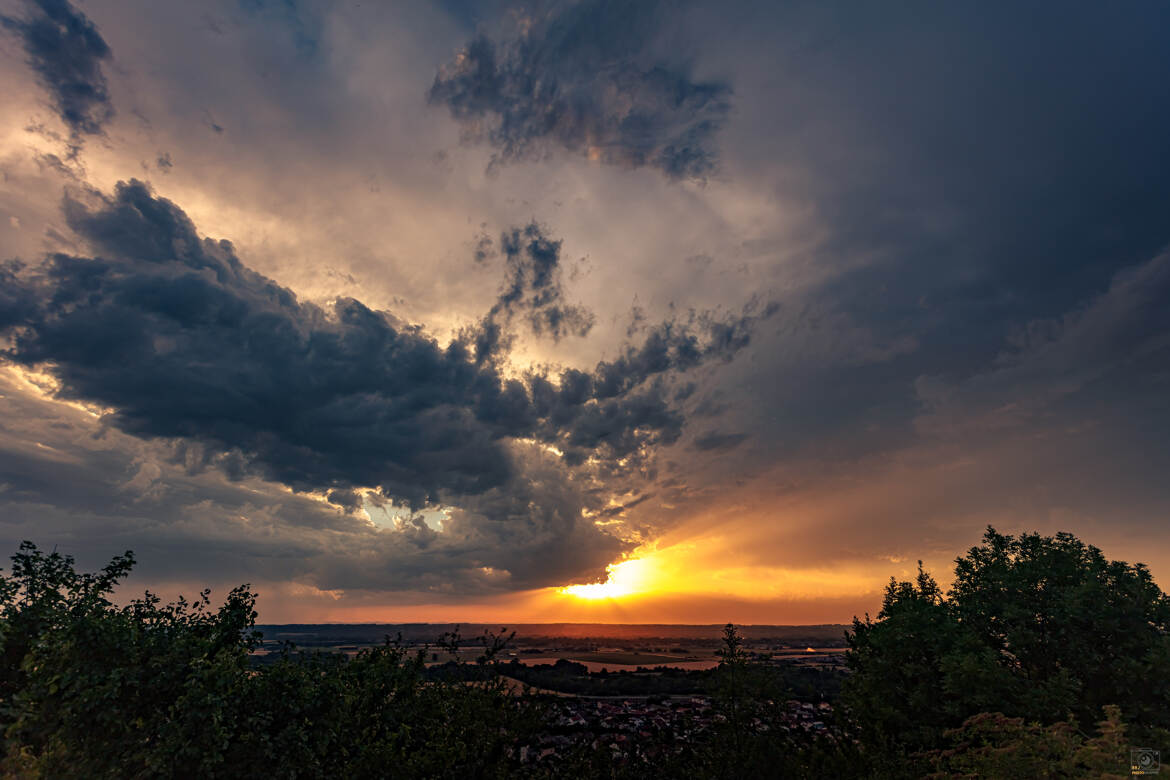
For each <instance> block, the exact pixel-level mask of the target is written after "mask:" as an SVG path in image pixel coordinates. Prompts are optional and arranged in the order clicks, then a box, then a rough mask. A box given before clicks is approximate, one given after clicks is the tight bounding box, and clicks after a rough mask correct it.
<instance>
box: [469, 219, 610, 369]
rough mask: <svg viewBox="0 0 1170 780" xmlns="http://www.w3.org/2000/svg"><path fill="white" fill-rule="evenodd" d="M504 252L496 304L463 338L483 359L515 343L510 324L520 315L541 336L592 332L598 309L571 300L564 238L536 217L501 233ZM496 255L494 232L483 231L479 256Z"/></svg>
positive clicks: (477, 247)
mask: <svg viewBox="0 0 1170 780" xmlns="http://www.w3.org/2000/svg"><path fill="white" fill-rule="evenodd" d="M500 252H501V253H502V254H503V256H504V261H505V264H506V278H505V281H504V285H503V287H502V289H501V290H500V295H499V297H498V298H497V300H496V302H495V304H493V305H492V308H491V310H490V311H489V312H488V313H487V315H486V316H485V317H484V318H483V320H482V321H481V322H480V323H479V325H478V326H477V327H475V328H472V329H470V330H469V331H468V332H466V333H464V334H463V338H462V340H463V341H464V342H466V343H468V344H470V345H471V346H472V347H473V348H474V352H475V358H476V361H477V362H483V361H485V360H491V359H493V358H494V357H496V356H498V355H499V354H501V353H504V352H506V351H507V350H508V348H509V346H510V345H511V341H512V339H511V335H510V333H509V327H510V326H511V323H512V319H513V317H515V316H518V315H519V316H523V318H524V319H525V320H526V321H527V322H528V325H529V326H530V327H531V329H532V332H533V333H535V334H536V335H537V336H542V335H547V336H550V337H551V338H552V339H553V340H554V341H560V339H561V338H563V337H564V336H569V335H573V336H578V337H583V336H586V335H587V334H588V333H589V331H590V330H591V329H592V327H593V322H594V319H595V318H594V316H593V312H591V311H589V310H588V309H586V308H584V307H583V306H579V305H575V304H570V303H566V302H565V301H564V290H563V288H562V286H561V242H560V241H556V240H553V239H551V238H548V237H547V236H546V235H545V233H544V229H543V228H541V226H540V225H538V224H536V223H535V222H532V223H529V224H528V225H526V226H524V227H522V228H511V229H510V230H506V231H504V232H503V233H502V234H501V235H500ZM495 256H496V251H495V249H494V247H493V245H492V242H491V238H490V237H488V236H486V235H483V236H480V237H479V238H478V239H477V241H476V245H475V261H476V262H477V263H484V262H487V261H488V260H489V259H490V258H492V257H495Z"/></svg>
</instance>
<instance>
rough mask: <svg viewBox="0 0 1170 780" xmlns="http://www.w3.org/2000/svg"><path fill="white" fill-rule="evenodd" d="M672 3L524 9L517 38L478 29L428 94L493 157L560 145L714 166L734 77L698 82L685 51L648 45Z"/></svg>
mask: <svg viewBox="0 0 1170 780" xmlns="http://www.w3.org/2000/svg"><path fill="white" fill-rule="evenodd" d="M674 6H675V4H673V3H659V2H654V3H616V2H611V1H610V0H582V1H580V2H567V3H560V4H556V5H555V6H554V7H553V8H552V9H551V10H549V11H547V12H545V13H538V14H536V15H535V16H533V17H531V18H525V19H524V21H523V25H522V29H521V31H520V32H519V34H518V35H517V36H516V37H515V38H514V39H511V40H508V41H505V42H502V43H496V42H493V41H492V40H490V39H489V38H488V37H486V36H485V35H483V34H479V35H477V36H476V37H475V38H473V39H472V40H471V41H470V42H469V43H468V45H467V47H466V48H465V49H464V50H463V51H461V52H460V53H459V54H458V55H457V57H456V58H455V60H454V61H453V62H452V63H450V64H448V65H446V66H445V67H444V68H442V69H441V70H440V72H439V74H438V75H437V76H436V77H435V82H434V84H433V85H432V86H431V90H430V100H431V102H433V103H439V104H442V105H445V106H447V107H448V108H449V109H450V111H451V114H452V116H453V117H455V118H456V119H457V120H459V121H460V122H461V123H463V125H464V127H465V129H466V130H467V132H468V133H469V134H470V135H472V136H482V137H485V138H486V139H487V140H488V141H489V142H490V143H491V144H492V145H493V146H494V147H495V148H496V150H497V155H498V156H497V157H496V158H495V159H496V160H497V161H502V162H508V161H512V160H517V159H522V158H526V157H531V156H534V155H539V154H540V153H541V152H543V151H544V150H546V149H547V147H548V146H549V145H557V146H560V147H562V148H564V149H566V150H568V151H570V152H573V153H575V154H579V155H582V156H585V157H588V158H591V159H596V160H600V161H601V162H605V163H609V164H612V165H620V166H625V167H630V168H636V167H641V166H649V167H651V168H655V169H657V170H659V171H661V172H662V173H664V174H665V175H666V176H668V177H670V178H672V179H700V180H701V179H704V178H706V177H707V176H708V175H710V174H711V173H712V172H714V171H715V169H716V151H715V135H716V133H717V132H718V130H719V128H720V127H721V126H722V125H723V124H724V122H725V121H726V118H727V114H728V112H729V110H730V98H731V88H730V87H729V86H728V85H727V84H725V83H722V82H716V81H708V82H701V81H695V80H694V79H693V77H692V75H691V68H690V67H689V66H688V64H687V63H686V62H684V61H680V59H679V58H678V57H677V55H675V56H674V57H670V56H667V55H665V54H663V55H661V56H655V55H654V54H652V53H651V52H652V48H653V47H652V46H651V43H652V40H653V38H654V37H655V35H656V33H657V32H658V31H659V27H660V26H661V25H662V24H663V22H664V20H666V18H667V17H668V15H669V14H671V13H672V11H673V10H675V8H674Z"/></svg>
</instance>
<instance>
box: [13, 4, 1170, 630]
mask: <svg viewBox="0 0 1170 780" xmlns="http://www.w3.org/2000/svg"><path fill="white" fill-rule="evenodd" d="M1168 8H1170V7H1168V6H1166V5H1165V4H1163V3H1156V2H1144V3H1142V2H1134V3H1128V2H1119V3H1109V4H1100V3H1087V2H1086V3H1079V2H1072V3H1061V4H1059V5H1055V4H1052V3H1036V4H1031V3H1027V2H1025V3H1003V4H987V3H969V4H946V3H943V4H940V3H926V2H923V3H909V4H895V5H890V4H881V5H873V4H864V3H852V4H851V3H823V2H793V3H774V2H758V3H753V2H748V1H746V0H744V1H743V2H740V1H738V0H735V1H733V2H731V3H730V4H728V3H710V4H702V3H698V2H683V1H681V0H680V1H678V2H672V1H670V0H661V1H660V2H645V3H636V4H635V3H622V2H610V1H607V0H582V1H580V2H540V1H539V0H531V1H530V2H523V0H521V1H520V2H515V3H511V2H505V1H503V0H501V1H499V2H482V3H480V2H473V1H472V0H446V2H441V3H435V2H424V1H423V0H418V2H399V3H377V2H364V3H363V2H327V1H326V0H322V1H321V2H312V0H222V2H200V3H155V2H146V1H145V0H143V1H142V2H135V1H127V0H117V1H114V0H85V1H84V2H83V1H82V0H28V1H27V2H25V1H22V0H3V2H0V79H2V80H3V84H4V85H5V86H4V90H3V98H2V100H0V262H2V263H3V265H2V266H0V349H2V350H3V351H2V353H0V546H2V547H3V548H4V549H6V550H14V549H15V547H16V545H18V544H19V542H20V540H22V539H30V540H33V541H35V542H37V543H38V544H39V545H41V546H42V547H46V548H51V547H53V546H56V548H57V549H58V550H61V551H63V552H68V553H70V554H73V555H75V556H76V557H77V558H78V560H79V561H80V562H81V563H82V564H84V565H87V566H96V565H99V564H100V563H102V562H103V560H104V559H106V558H108V557H109V556H110V555H112V554H114V553H116V552H120V551H122V550H125V549H128V548H129V549H133V550H134V551H135V552H136V554H137V556H138V558H139V560H140V565H139V567H138V569H137V570H136V573H135V574H134V575H133V577H132V580H131V585H132V586H133V587H134V588H140V587H146V586H149V587H152V588H155V589H158V590H161V591H162V592H164V593H168V594H171V593H178V592H180V591H186V590H190V589H192V588H197V587H201V586H203V585H205V584H206V585H211V586H213V587H215V588H223V587H227V586H230V585H234V584H237V583H239V582H244V581H248V582H251V583H252V584H253V585H254V586H255V587H256V588H257V589H258V590H259V592H260V593H261V602H260V604H261V619H262V620H267V621H270V622H271V621H325V620H385V621H396V620H397V621H401V620H435V621H439V620H497V619H498V620H508V621H515V620H521V619H522V620H531V621H537V620H619V621H629V622H721V621H724V620H735V621H740V622H756V623H807V622H829V621H833V622H836V621H845V620H848V619H849V618H850V617H852V615H854V614H856V613H860V612H863V611H865V610H873V609H874V608H875V606H876V605H877V603H878V600H879V594H880V591H881V589H882V587H883V586H884V584H885V582H886V580H887V579H888V578H889V576H891V575H895V576H904V575H906V574H908V573H909V572H911V571H912V569H913V567H914V562H915V560H916V559H919V558H921V559H923V560H925V561H926V563H927V565H928V566H929V567H931V568H933V569H935V570H936V571H937V572H939V573H940V574H941V575H942V578H943V579H944V580H945V579H946V573H947V571H948V564H949V561H951V560H952V559H953V558H954V557H955V556H956V555H957V554H960V553H962V552H963V551H964V550H965V549H966V548H967V547H969V546H971V545H972V544H974V543H976V542H977V541H978V538H979V536H980V535H981V533H982V530H983V529H984V528H985V527H986V526H987V525H988V524H994V525H995V526H996V527H997V528H999V529H1000V530H1003V531H1011V532H1016V531H1021V530H1038V531H1041V532H1044V533H1053V532H1056V531H1058V530H1067V531H1071V532H1073V533H1076V534H1078V535H1080V536H1081V537H1082V538H1084V539H1086V540H1087V541H1089V542H1092V543H1095V544H1097V545H1098V546H1100V547H1102V548H1103V549H1104V550H1105V552H1106V553H1107V554H1109V555H1110V556H1112V557H1115V558H1122V559H1125V560H1129V561H1135V560H1140V561H1144V562H1146V563H1148V564H1149V565H1150V567H1151V569H1152V570H1153V572H1154V575H1155V577H1156V578H1158V579H1161V580H1164V579H1165V578H1167V577H1170V535H1168V528H1167V526H1168V524H1167V522H1166V521H1167V520H1168V519H1170V479H1167V475H1168V474H1170V446H1167V437H1168V436H1170V400H1168V399H1170V144H1168V143H1167V139H1168V138H1170V78H1167V77H1166V74H1167V73H1170V33H1168V31H1170V10H1168ZM607 581H608V582H609V585H607V586H605V587H602V588H594V589H588V588H586V589H570V590H569V591H565V590H564V589H565V588H566V587H567V586H572V585H588V584H590V583H603V582H607ZM574 594H576V595H574ZM586 595H602V596H607V597H606V598H594V599H589V598H584V597H583V596H586Z"/></svg>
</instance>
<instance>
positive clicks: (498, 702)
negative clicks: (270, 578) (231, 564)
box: [0, 529, 1170, 779]
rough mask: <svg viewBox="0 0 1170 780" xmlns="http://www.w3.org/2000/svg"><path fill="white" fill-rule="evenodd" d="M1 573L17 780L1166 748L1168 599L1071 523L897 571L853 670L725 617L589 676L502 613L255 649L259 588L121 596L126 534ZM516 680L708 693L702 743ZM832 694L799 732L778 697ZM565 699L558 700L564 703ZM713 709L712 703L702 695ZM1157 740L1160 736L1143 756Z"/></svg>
mask: <svg viewBox="0 0 1170 780" xmlns="http://www.w3.org/2000/svg"><path fill="white" fill-rule="evenodd" d="M12 560H13V566H12V572H11V575H9V576H3V575H0V727H2V734H3V739H4V743H5V751H4V758H3V761H2V762H0V771H2V772H3V774H4V776H6V777H14V778H15V777H20V778H26V777H27V778H38V777H39V778H58V777H66V778H68V777H84V778H127V777H133V778H156V777H157V778H172V777H177V778H187V777H199V778H216V777H224V778H227V777H257V776H264V777H277V778H325V777H329V778H333V777H347V778H366V777H369V778H375V777H404V778H414V777H419V778H432V777H439V778H443V777H451V778H455V777H458V778H495V777H498V778H504V777H507V778H517V777H519V778H523V777H574V778H576V777H580V778H593V777H597V778H614V777H631V778H640V779H641V778H654V777H664V778H665V777H670V778H674V777H700V778H703V777H717V778H760V777H820V776H829V777H879V778H881V777H889V778H902V777H926V776H930V777H973V778H982V777H990V778H999V777H1003V778H1009V777H1071V778H1090V777H1091V778H1103V777H1116V778H1121V777H1127V776H1129V768H1130V766H1129V760H1130V757H1131V750H1132V749H1136V748H1139V747H1144V748H1163V749H1166V748H1170V707H1167V706H1166V703H1167V702H1168V701H1170V600H1168V599H1167V597H1166V596H1165V595H1164V594H1163V593H1162V592H1161V590H1160V589H1159V588H1158V587H1157V585H1156V584H1155V583H1154V581H1153V578H1152V576H1151V575H1150V572H1149V571H1148V570H1147V569H1146V568H1145V567H1144V566H1141V565H1140V564H1139V565H1129V564H1126V563H1123V562H1119V561H1109V560H1107V559H1106V558H1105V557H1104V555H1102V553H1101V551H1100V550H1098V549H1096V548H1094V547H1091V546H1088V545H1086V544H1084V543H1082V542H1081V541H1080V540H1078V539H1076V538H1075V537H1073V536H1072V535H1070V534H1058V535H1056V536H1055V537H1047V536H1040V535H1038V534H1023V535H1020V536H1015V537H1013V536H1007V535H1002V534H999V533H997V532H996V531H994V530H993V529H988V532H987V534H986V535H985V536H984V538H983V540H982V543H981V544H980V545H978V546H976V547H973V548H972V549H971V550H970V551H968V553H967V554H966V555H964V556H963V557H961V558H959V559H957V560H956V565H955V578H954V584H953V586H952V587H951V589H950V590H949V591H947V592H946V593H944V592H942V591H941V589H940V588H939V586H938V585H937V583H936V582H935V581H934V579H933V578H932V577H931V576H930V575H929V574H928V573H926V572H924V571H921V569H920V571H919V574H918V576H917V578H916V579H915V580H914V581H913V582H898V581H896V580H893V579H891V581H890V584H889V586H888V587H887V589H886V593H885V597H884V600H883V604H882V609H881V611H880V612H879V613H878V615H877V616H876V618H875V619H870V618H869V617H866V618H865V619H864V620H855V621H854V624H853V626H852V628H851V629H850V632H849V639H848V641H849V649H848V652H847V653H846V664H847V667H848V669H849V673H848V674H847V675H842V674H841V673H840V672H834V671H832V670H813V669H810V668H807V667H799V666H795V665H784V664H780V665H776V664H772V663H764V662H759V661H756V660H754V659H753V658H752V657H751V655H750V654H749V653H747V652H746V650H745V648H744V641H743V633H742V632H741V631H740V630H738V629H737V628H736V627H734V626H731V625H728V626H725V627H724V628H723V630H722V639H721V645H722V646H721V649H720V651H719V657H720V664H719V666H718V668H716V669H713V670H708V671H704V672H683V671H679V670H673V671H671V670H662V671H661V672H656V673H653V674H649V673H638V672H618V673H608V674H589V673H588V672H587V671H585V667H584V665H581V664H575V663H573V662H570V661H560V662H558V663H556V664H550V665H544V666H536V667H526V666H524V665H522V664H519V663H516V662H509V663H502V662H501V661H500V653H501V651H502V650H503V649H504V648H505V647H506V646H507V642H508V639H509V637H507V636H503V635H500V634H493V633H490V632H489V633H485V634H482V635H481V636H480V637H479V641H478V642H477V645H478V653H476V654H475V655H476V656H477V657H476V658H475V660H474V661H472V662H468V661H467V660H466V659H467V658H468V654H467V653H461V652H459V649H460V645H461V644H462V640H461V639H460V637H459V636H458V635H457V633H449V634H447V635H446V636H442V637H437V638H436V641H437V643H438V645H439V646H440V647H441V648H442V649H443V650H444V651H445V652H448V653H450V655H451V657H454V658H459V659H464V660H462V661H456V662H452V663H449V664H445V665H439V666H433V667H431V668H428V666H427V660H428V655H429V651H424V650H423V649H422V648H414V649H412V648H408V647H406V646H404V645H402V644H399V643H396V642H394V641H387V642H386V643H384V644H382V645H380V646H378V647H373V648H366V649H363V650H361V651H359V652H357V653H356V654H355V655H353V656H346V655H343V654H340V653H322V652H302V651H301V650H299V649H298V648H296V647H294V646H292V645H286V646H284V647H283V648H282V650H281V651H280V652H278V653H275V654H272V655H270V656H268V657H265V658H264V659H263V660H262V661H261V662H257V661H256V659H255V658H254V657H252V656H251V655H250V654H251V651H252V650H253V649H254V648H255V647H256V646H257V645H258V643H259V641H260V636H259V634H258V632H256V631H255V627H254V623H255V618H256V613H255V610H254V604H255V595H254V594H253V593H252V592H251V591H250V590H249V589H248V588H247V587H246V586H245V587H241V588H237V589H235V590H233V591H232V592H231V593H230V594H228V597H227V599H226V600H225V602H224V603H223V604H222V605H221V606H219V607H213V606H212V605H211V602H210V597H209V594H208V593H207V592H206V591H205V592H204V593H202V594H200V596H199V597H198V598H197V599H195V600H194V601H190V602H188V601H186V600H182V599H180V600H179V601H178V602H175V603H171V604H164V603H162V602H161V600H160V599H159V598H158V597H157V596H154V595H152V594H150V593H147V594H145V595H144V596H143V597H142V598H140V599H137V600H135V601H132V602H131V603H130V604H128V605H126V606H123V607H119V606H116V605H115V604H114V603H113V602H112V600H111V599H110V595H111V594H112V592H113V590H114V588H115V586H116V585H117V583H118V582H119V581H120V580H121V579H123V578H124V577H125V576H126V574H127V573H128V572H129V571H130V569H131V567H132V565H133V562H134V559H133V556H132V555H131V554H130V553H127V554H126V555H123V556H119V557H117V558H115V559H114V560H113V561H111V563H110V564H109V565H108V566H106V567H105V568H104V569H102V570H101V571H100V572H96V573H82V572H78V571H76V570H75V568H74V565H73V561H72V559H71V558H69V557H68V556H63V555H60V554H58V553H56V552H53V553H49V554H46V553H44V552H42V551H40V550H39V549H37V548H36V547H35V546H34V545H32V544H30V543H27V542H26V543H25V544H23V545H22V546H21V548H20V550H19V551H18V552H17V553H16V555H14V556H13V558H12ZM508 678H515V679H516V680H521V681H522V682H525V683H528V684H529V685H532V686H533V687H537V688H548V689H552V690H572V689H574V688H577V689H578V690H576V691H575V692H578V693H582V694H588V695H606V694H598V693H596V692H597V691H606V692H607V693H609V694H612V695H619V696H637V695H648V696H655V695H670V694H671V693H675V692H677V693H686V694H693V693H696V692H702V693H703V695H706V696H709V697H710V698H711V702H712V712H713V715H712V716H711V717H710V718H709V719H708V720H705V721H704V722H703V724H702V728H696V729H694V730H693V731H690V732H688V734H687V736H686V738H685V739H676V738H675V735H672V734H669V733H663V732H662V731H647V730H645V729H643V730H641V731H638V732H637V734H635V735H634V736H635V737H636V738H635V739H632V740H628V741H627V744H628V745H629V749H628V750H620V751H618V752H614V751H612V750H611V749H609V748H605V747H602V748H597V747H591V746H590V745H591V744H598V743H596V742H593V743H591V742H590V741H589V740H588V739H586V740H585V741H583V742H581V743H579V744H577V745H576V746H575V747H572V748H571V749H570V748H568V747H566V748H565V749H564V750H563V752H557V751H556V750H552V753H551V754H550V753H549V750H550V749H549V748H541V750H540V751H538V752H536V753H535V755H537V756H538V758H539V760H536V761H534V760H533V759H532V756H533V755H534V751H533V750H532V749H531V748H533V746H537V747H539V746H542V745H548V744H553V745H560V744H563V741H562V742H558V741H557V740H560V739H562V738H561V737H560V736H557V735H555V734H554V735H552V736H549V730H550V718H549V712H551V710H550V707H552V706H553V705H551V704H548V703H546V701H547V700H546V699H543V698H542V697H540V696H518V695H516V692H515V690H514V684H513V683H512V682H510V681H509V680H508ZM820 696H825V697H828V698H833V699H834V706H833V708H832V718H828V717H827V716H826V718H827V719H826V722H823V723H821V722H818V723H817V724H815V726H816V728H815V729H813V730H803V729H801V728H794V727H793V721H792V720H791V718H790V717H789V716H788V715H787V714H786V713H787V708H786V706H785V701H786V700H787V699H790V698H793V697H805V698H811V697H820ZM562 701H563V700H562ZM705 717H706V716H705ZM1133 755H1136V756H1138V757H1139V758H1142V759H1143V760H1154V759H1156V756H1155V755H1154V754H1153V753H1151V752H1149V751H1146V752H1141V751H1138V752H1135V753H1133Z"/></svg>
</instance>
